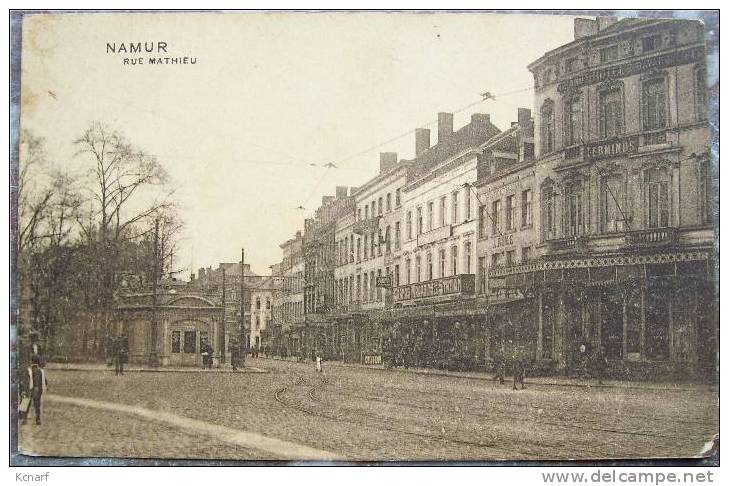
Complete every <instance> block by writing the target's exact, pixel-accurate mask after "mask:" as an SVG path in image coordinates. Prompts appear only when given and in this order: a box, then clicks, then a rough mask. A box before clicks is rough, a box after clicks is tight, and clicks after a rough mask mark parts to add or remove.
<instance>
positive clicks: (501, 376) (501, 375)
mask: <svg viewBox="0 0 729 486" xmlns="http://www.w3.org/2000/svg"><path fill="white" fill-rule="evenodd" d="M494 366H495V370H496V374H495V375H494V381H496V380H499V385H503V384H504V381H505V378H506V362H505V360H504V355H503V353H502V352H498V353H497V354H496V356H494Z"/></svg>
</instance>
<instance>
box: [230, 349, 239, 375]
mask: <svg viewBox="0 0 729 486" xmlns="http://www.w3.org/2000/svg"><path fill="white" fill-rule="evenodd" d="M239 362H240V348H239V347H238V343H233V344H232V345H231V347H230V364H231V365H232V366H233V371H238V365H239Z"/></svg>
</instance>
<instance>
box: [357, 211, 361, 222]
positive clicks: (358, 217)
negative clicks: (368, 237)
mask: <svg viewBox="0 0 729 486" xmlns="http://www.w3.org/2000/svg"><path fill="white" fill-rule="evenodd" d="M357 221H362V208H359V209H358V210H357Z"/></svg>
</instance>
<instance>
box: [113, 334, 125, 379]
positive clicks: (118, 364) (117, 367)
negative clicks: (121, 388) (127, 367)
mask: <svg viewBox="0 0 729 486" xmlns="http://www.w3.org/2000/svg"><path fill="white" fill-rule="evenodd" d="M126 359H127V347H126V342H125V339H124V338H123V337H119V338H117V339H116V340H115V342H114V372H115V374H116V376H120V375H124V362H125V361H126Z"/></svg>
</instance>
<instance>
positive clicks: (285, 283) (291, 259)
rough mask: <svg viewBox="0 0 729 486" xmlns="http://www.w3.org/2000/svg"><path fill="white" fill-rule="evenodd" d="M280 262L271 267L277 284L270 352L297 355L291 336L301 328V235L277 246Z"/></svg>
mask: <svg viewBox="0 0 729 486" xmlns="http://www.w3.org/2000/svg"><path fill="white" fill-rule="evenodd" d="M280 248H281V250H282V252H283V258H282V260H281V262H280V263H278V264H276V265H274V267H272V270H273V271H272V275H273V276H274V279H276V280H277V281H278V288H277V291H276V292H275V293H274V296H273V308H274V314H273V322H272V326H273V327H272V329H271V341H272V344H271V346H272V348H273V351H274V353H275V354H277V355H283V356H288V355H299V354H300V352H301V344H300V342H299V340H298V339H297V336H296V335H295V334H293V333H292V332H291V329H292V328H293V327H295V326H301V324H302V323H303V319H304V255H303V236H302V234H301V231H297V232H296V236H295V237H294V238H291V239H289V240H287V241H285V242H284V243H282V244H281V245H280Z"/></svg>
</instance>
